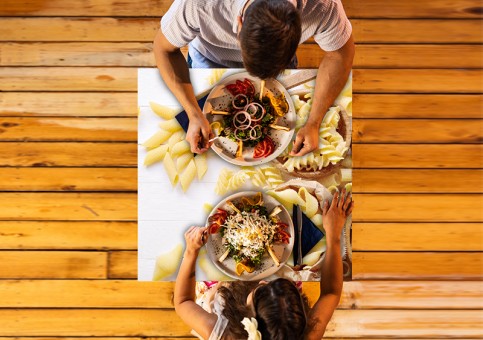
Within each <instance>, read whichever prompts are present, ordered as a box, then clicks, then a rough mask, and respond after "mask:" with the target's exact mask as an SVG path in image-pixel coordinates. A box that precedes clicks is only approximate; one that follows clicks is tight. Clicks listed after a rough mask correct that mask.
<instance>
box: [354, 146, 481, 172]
mask: <svg viewBox="0 0 483 340" xmlns="http://www.w3.org/2000/svg"><path fill="white" fill-rule="evenodd" d="M352 152H353V155H354V158H353V164H354V168H418V169H423V168H471V169H478V168H481V166H482V163H483V160H482V158H481V157H480V155H481V152H482V146H481V145H476V144H466V145H457V144H449V145H444V144H412V145H408V144H406V145H405V144H353V145H352Z"/></svg>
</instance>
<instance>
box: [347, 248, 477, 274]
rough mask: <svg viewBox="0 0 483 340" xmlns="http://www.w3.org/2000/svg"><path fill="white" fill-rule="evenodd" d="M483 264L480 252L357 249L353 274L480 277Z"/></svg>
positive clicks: (354, 255)
mask: <svg viewBox="0 0 483 340" xmlns="http://www.w3.org/2000/svg"><path fill="white" fill-rule="evenodd" d="M482 266H483V260H482V257H481V253H480V252H474V253H468V252H465V253H462V252H458V253H457V252H448V253H424V252H417V253H408V252H354V253H353V257H352V278H353V279H355V280H363V279H371V280H374V279H378V280H379V279H403V280H407V279H414V280H471V279H475V280H478V279H481V268H482Z"/></svg>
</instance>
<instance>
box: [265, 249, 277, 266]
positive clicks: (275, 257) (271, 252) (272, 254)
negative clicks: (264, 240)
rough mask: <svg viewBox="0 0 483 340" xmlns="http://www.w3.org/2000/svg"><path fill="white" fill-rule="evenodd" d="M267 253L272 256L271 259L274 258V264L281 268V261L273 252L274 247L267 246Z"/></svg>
mask: <svg viewBox="0 0 483 340" xmlns="http://www.w3.org/2000/svg"><path fill="white" fill-rule="evenodd" d="M267 251H268V253H269V254H270V257H271V258H272V260H273V262H275V265H276V266H277V267H278V266H280V261H279V260H278V259H277V256H275V253H274V252H273V249H272V247H270V246H268V245H267Z"/></svg>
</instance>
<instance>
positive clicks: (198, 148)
mask: <svg viewBox="0 0 483 340" xmlns="http://www.w3.org/2000/svg"><path fill="white" fill-rule="evenodd" d="M213 137H214V135H213V131H212V130H211V126H210V123H209V122H208V120H207V119H206V118H205V116H204V115H203V113H200V114H198V115H195V116H192V117H190V124H189V127H188V132H187V134H186V140H187V141H188V143H190V145H191V152H193V153H203V152H205V151H207V150H208V149H209V148H210V146H211V143H210V139H211V138H213Z"/></svg>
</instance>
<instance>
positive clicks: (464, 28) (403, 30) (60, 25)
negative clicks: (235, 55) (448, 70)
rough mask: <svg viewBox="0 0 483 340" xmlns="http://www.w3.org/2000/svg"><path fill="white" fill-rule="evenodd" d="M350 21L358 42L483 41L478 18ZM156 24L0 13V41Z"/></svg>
mask: <svg viewBox="0 0 483 340" xmlns="http://www.w3.org/2000/svg"><path fill="white" fill-rule="evenodd" d="M351 23H352V29H353V32H354V37H355V40H356V43H357V44H366V43H374V44H380V43H413V44H414V43H433V44H435V43H458V44H463V43H481V42H482V37H481V35H480V34H479V32H480V29H481V22H480V20H478V19H476V20H471V19H462V20H458V19H452V20H437V19H432V20H424V19H409V20H405V19H397V20H391V19H389V20H385V19H379V20H367V19H353V20H351ZM159 27H160V24H159V18H136V17H134V18H121V17H116V18H96V17H90V18H89V17H83V18H75V17H49V18H42V17H12V18H8V17H3V18H0V41H118V42H152V41H153V40H154V36H155V35H156V31H157V30H158V29H159ZM310 41H311V42H313V40H312V39H311V40H310Z"/></svg>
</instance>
